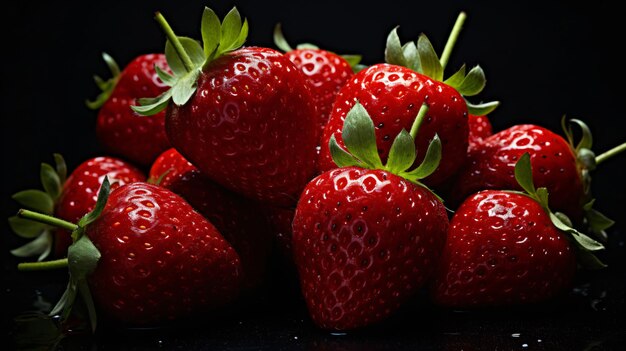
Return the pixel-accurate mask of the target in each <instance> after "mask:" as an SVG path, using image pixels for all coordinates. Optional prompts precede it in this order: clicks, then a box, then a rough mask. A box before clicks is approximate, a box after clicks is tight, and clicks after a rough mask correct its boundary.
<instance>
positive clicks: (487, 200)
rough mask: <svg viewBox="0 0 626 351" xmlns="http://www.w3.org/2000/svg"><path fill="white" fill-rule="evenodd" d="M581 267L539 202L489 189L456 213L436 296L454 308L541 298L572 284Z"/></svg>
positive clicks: (434, 289)
mask: <svg viewBox="0 0 626 351" xmlns="http://www.w3.org/2000/svg"><path fill="white" fill-rule="evenodd" d="M575 270H576V259H575V254H574V249H573V248H572V247H571V245H570V243H569V241H568V239H567V238H566V237H565V235H564V234H563V233H562V232H560V231H559V230H558V229H557V228H556V227H555V226H554V225H553V224H552V222H551V221H550V218H549V217H548V215H547V214H546V212H545V211H544V210H543V208H541V206H540V205H539V204H538V203H537V202H535V201H534V200H533V199H531V198H530V197H528V196H526V195H522V194H515V193H510V192H505V191H496V190H486V191H482V192H479V193H476V194H474V195H473V196H471V197H469V198H468V199H467V200H466V201H465V202H464V203H463V204H462V205H461V207H460V208H459V209H458V210H457V211H456V213H455V215H454V217H453V218H452V221H451V226H450V231H449V233H448V241H447V242H446V246H445V249H444V251H443V255H442V257H441V261H440V264H439V267H438V269H437V273H436V275H435V278H434V279H433V282H432V296H433V300H434V301H435V302H436V303H437V304H439V305H443V306H447V307H454V308H478V307H493V306H501V305H516V304H526V303H533V302H539V301H543V300H548V299H550V298H553V297H555V296H557V295H559V294H561V293H563V292H564V291H565V290H566V289H568V288H570V287H571V284H572V279H573V276H574V273H575Z"/></svg>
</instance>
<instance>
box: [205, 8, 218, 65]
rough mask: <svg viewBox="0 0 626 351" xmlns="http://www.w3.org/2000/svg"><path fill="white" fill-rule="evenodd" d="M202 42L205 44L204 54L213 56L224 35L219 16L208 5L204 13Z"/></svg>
mask: <svg viewBox="0 0 626 351" xmlns="http://www.w3.org/2000/svg"><path fill="white" fill-rule="evenodd" d="M200 30H201V32H202V43H203V44H204V56H205V57H211V55H213V53H214V52H215V51H216V50H217V47H218V45H219V44H220V39H221V37H222V24H221V23H220V19H219V17H217V15H216V14H215V12H214V11H213V10H211V9H210V8H208V7H205V8H204V12H203V13H202V24H201V29H200Z"/></svg>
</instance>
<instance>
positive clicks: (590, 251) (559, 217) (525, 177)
mask: <svg viewBox="0 0 626 351" xmlns="http://www.w3.org/2000/svg"><path fill="white" fill-rule="evenodd" d="M515 179H516V180H517V182H518V184H519V185H520V186H521V187H522V189H524V191H525V192H526V195H528V196H529V197H531V198H532V199H534V200H535V201H537V202H538V203H539V204H540V205H541V207H542V208H543V209H544V211H546V213H547V214H548V216H549V217H550V220H551V221H552V224H554V226H555V227H556V228H557V229H559V230H560V231H562V232H564V233H565V234H567V235H568V237H569V238H570V239H572V242H573V243H574V245H575V247H576V249H577V250H576V251H577V254H578V257H579V260H580V263H581V264H582V265H584V266H585V267H587V268H591V269H597V268H603V267H606V265H605V264H604V263H602V262H601V261H600V260H599V259H598V258H597V257H596V256H595V255H594V252H596V251H599V250H603V249H604V245H603V244H602V243H600V242H599V241H596V240H595V239H592V238H591V237H589V236H588V235H586V234H583V233H581V232H579V231H578V230H576V229H575V228H574V227H573V226H572V222H571V221H570V220H569V218H568V217H567V216H566V215H565V214H563V213H560V212H556V213H554V212H552V211H551V210H550V207H549V206H548V189H546V188H545V187H541V188H538V189H536V188H535V185H534V182H533V173H532V166H531V164H530V155H529V154H528V153H524V154H523V155H522V156H521V157H520V159H519V161H517V163H516V164H515Z"/></svg>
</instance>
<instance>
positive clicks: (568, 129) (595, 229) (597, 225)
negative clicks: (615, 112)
mask: <svg viewBox="0 0 626 351" xmlns="http://www.w3.org/2000/svg"><path fill="white" fill-rule="evenodd" d="M574 124H575V125H577V126H578V127H579V128H580V131H581V138H580V141H578V143H576V142H575V141H574V131H573V130H572V125H574ZM561 127H562V128H563V132H564V134H565V137H566V138H567V141H568V143H569V144H570V147H571V149H572V151H573V152H574V155H576V162H577V165H578V169H579V172H580V175H581V179H582V182H583V192H584V195H583V196H584V198H583V203H584V205H583V211H584V216H585V219H584V221H585V223H584V224H585V226H586V227H587V228H588V230H589V233H590V234H592V235H593V236H594V237H595V238H596V239H598V240H600V241H602V242H606V240H607V234H606V230H607V229H608V228H610V227H611V226H612V225H613V224H615V222H614V221H613V220H611V219H610V218H608V217H607V216H605V215H604V214H602V213H600V212H599V211H598V210H595V209H594V208H593V205H594V203H595V199H594V198H593V195H592V193H591V172H592V171H594V170H595V169H596V167H597V166H598V165H599V164H601V163H602V162H605V161H606V160H608V159H610V158H612V157H614V156H616V155H618V154H620V153H621V152H623V151H625V150H626V143H623V144H621V145H618V146H617V147H615V148H613V149H611V150H608V151H607V152H605V153H603V154H601V155H599V156H596V154H595V153H594V152H593V151H592V150H591V148H592V146H593V136H592V134H591V130H590V129H589V127H588V126H587V124H585V122H583V121H581V120H578V119H570V120H569V123H568V121H567V120H566V118H565V116H563V118H561Z"/></svg>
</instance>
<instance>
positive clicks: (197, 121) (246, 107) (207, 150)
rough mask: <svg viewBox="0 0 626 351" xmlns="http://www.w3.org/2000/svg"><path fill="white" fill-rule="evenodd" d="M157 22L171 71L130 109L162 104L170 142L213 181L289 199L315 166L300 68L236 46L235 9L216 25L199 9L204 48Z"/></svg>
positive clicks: (242, 29)
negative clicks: (161, 86)
mask: <svg viewBox="0 0 626 351" xmlns="http://www.w3.org/2000/svg"><path fill="white" fill-rule="evenodd" d="M157 20H158V21H159V23H160V24H161V26H162V27H163V28H164V31H165V33H166V34H167V37H168V44H167V45H166V48H165V54H166V57H167V61H168V63H169V65H170V67H171V69H172V71H173V72H174V75H173V76H172V75H168V74H166V73H164V72H161V73H162V75H161V78H162V79H163V81H164V82H165V83H167V84H168V85H171V86H172V88H171V89H170V90H168V91H166V92H165V93H164V94H162V95H161V96H159V97H158V98H155V99H143V100H140V101H139V102H140V104H141V105H142V106H135V107H134V109H135V111H137V112H139V113H142V114H153V113H156V112H158V111H161V110H162V109H164V108H165V107H166V106H167V112H166V130H167V134H168V137H169V139H170V141H171V143H172V145H173V146H174V147H175V148H176V149H177V150H178V151H179V152H180V153H181V154H182V155H183V156H184V157H185V158H186V159H187V160H189V161H190V162H191V163H193V164H194V165H195V166H196V167H198V169H200V171H202V173H204V174H206V175H207V176H208V177H210V178H211V179H213V180H214V181H216V182H218V183H220V184H222V185H224V186H226V187H227V188H230V189H231V190H234V191H236V192H238V193H241V194H243V195H245V196H247V197H249V198H252V199H255V200H258V201H262V202H267V203H271V204H274V205H277V206H289V205H293V204H295V202H296V201H297V198H298V196H299V195H300V192H301V191H302V189H303V188H304V186H305V185H306V183H307V182H308V181H309V180H310V178H311V177H312V175H313V172H314V171H315V153H316V150H315V147H316V145H317V141H318V129H317V125H318V122H317V116H316V114H315V106H314V104H313V99H312V96H311V93H310V89H309V87H308V85H307V84H306V82H305V80H304V76H303V75H302V73H301V72H300V70H299V69H297V68H296V67H295V65H294V64H293V63H292V62H291V61H289V59H288V58H287V57H285V56H284V55H282V54H281V53H280V52H278V51H276V50H273V49H269V48H263V47H244V48H240V47H241V45H243V42H244V41H245V39H246V35H247V33H248V22H247V21H244V22H243V23H242V21H241V18H240V15H239V12H238V11H237V10H236V9H235V8H233V10H231V11H230V12H229V13H228V14H227V15H226V17H225V18H224V20H223V23H222V24H221V23H220V20H219V19H218V17H217V15H216V14H215V13H214V12H213V11H212V10H210V9H209V8H206V9H205V11H204V15H203V17H202V33H203V42H204V48H202V47H200V44H199V43H198V42H196V41H194V40H192V39H189V38H183V37H176V36H175V35H174V34H173V31H172V29H171V28H170V27H169V24H167V22H166V21H165V19H164V18H163V16H162V15H161V14H158V15H157ZM170 100H172V102H173V103H169V101H170Z"/></svg>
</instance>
